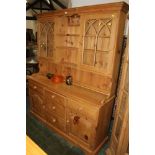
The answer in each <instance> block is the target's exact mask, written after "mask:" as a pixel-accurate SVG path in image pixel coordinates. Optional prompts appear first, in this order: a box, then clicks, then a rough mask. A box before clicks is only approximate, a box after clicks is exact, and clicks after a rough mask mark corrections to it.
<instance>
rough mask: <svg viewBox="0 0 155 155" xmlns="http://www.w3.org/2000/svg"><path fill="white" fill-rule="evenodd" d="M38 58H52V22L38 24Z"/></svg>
mask: <svg viewBox="0 0 155 155" xmlns="http://www.w3.org/2000/svg"><path fill="white" fill-rule="evenodd" d="M38 36H39V56H40V57H52V56H53V50H54V22H51V21H50V22H40V23H39V35H38Z"/></svg>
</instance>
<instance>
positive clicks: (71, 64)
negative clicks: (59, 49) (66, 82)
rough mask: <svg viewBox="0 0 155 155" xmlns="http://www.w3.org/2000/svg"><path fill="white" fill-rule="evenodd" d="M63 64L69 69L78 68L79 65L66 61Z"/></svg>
mask: <svg viewBox="0 0 155 155" xmlns="http://www.w3.org/2000/svg"><path fill="white" fill-rule="evenodd" d="M63 64H64V65H65V66H67V67H77V64H75V63H73V62H67V61H64V62H63Z"/></svg>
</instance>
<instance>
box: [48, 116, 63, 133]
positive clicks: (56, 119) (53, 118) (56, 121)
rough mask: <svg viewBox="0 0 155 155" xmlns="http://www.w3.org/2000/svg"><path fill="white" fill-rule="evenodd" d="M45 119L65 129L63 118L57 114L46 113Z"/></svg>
mask: <svg viewBox="0 0 155 155" xmlns="http://www.w3.org/2000/svg"><path fill="white" fill-rule="evenodd" d="M46 120H47V122H49V123H50V124H51V125H52V126H54V127H56V128H58V129H60V130H62V131H66V124H65V120H63V119H62V118H60V117H58V116H54V115H51V114H50V113H46Z"/></svg>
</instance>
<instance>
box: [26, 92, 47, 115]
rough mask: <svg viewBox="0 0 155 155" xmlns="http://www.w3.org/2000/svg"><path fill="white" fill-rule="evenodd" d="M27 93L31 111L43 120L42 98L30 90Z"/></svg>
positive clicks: (43, 106) (43, 107)
mask: <svg viewBox="0 0 155 155" xmlns="http://www.w3.org/2000/svg"><path fill="white" fill-rule="evenodd" d="M29 93H30V104H31V106H30V108H31V111H32V112H34V113H36V114H37V115H39V116H40V117H42V118H45V105H44V100H43V96H42V95H41V94H39V93H38V92H36V91H34V90H32V89H30V91H29Z"/></svg>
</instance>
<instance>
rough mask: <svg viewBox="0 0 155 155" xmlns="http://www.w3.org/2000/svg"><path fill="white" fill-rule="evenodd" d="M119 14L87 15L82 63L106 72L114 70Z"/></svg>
mask: <svg viewBox="0 0 155 155" xmlns="http://www.w3.org/2000/svg"><path fill="white" fill-rule="evenodd" d="M117 23H118V17H117V14H102V15H100V14H94V15H86V16H85V20H84V34H83V49H82V65H83V66H84V67H89V68H90V69H92V70H95V71H98V72H104V73H109V74H110V73H111V72H112V64H113V54H114V46H115V36H116V28H117Z"/></svg>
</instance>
